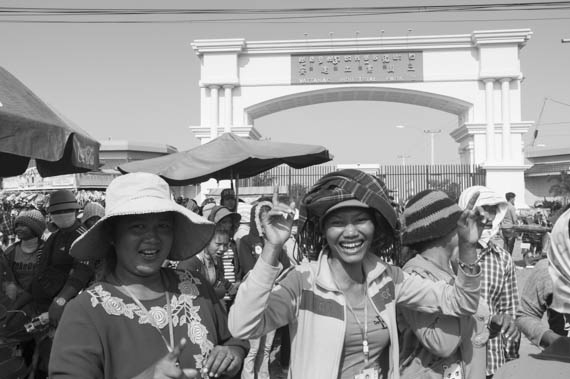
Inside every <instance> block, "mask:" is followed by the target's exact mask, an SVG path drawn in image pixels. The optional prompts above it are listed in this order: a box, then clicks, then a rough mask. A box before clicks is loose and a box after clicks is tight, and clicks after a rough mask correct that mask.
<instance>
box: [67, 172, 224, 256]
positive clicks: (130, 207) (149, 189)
mask: <svg viewBox="0 0 570 379" xmlns="http://www.w3.org/2000/svg"><path fill="white" fill-rule="evenodd" d="M105 206H106V208H105V216H104V217H103V218H102V219H100V220H99V221H97V223H95V225H93V227H92V228H91V229H89V230H88V231H87V232H86V233H84V234H82V235H81V236H80V237H79V238H77V239H76V240H75V241H74V242H73V245H71V250H70V254H71V255H72V256H73V257H75V258H77V259H79V260H87V259H102V258H105V257H106V256H107V255H108V254H109V253H110V252H111V251H112V250H113V246H112V245H111V238H110V233H111V231H110V230H109V228H107V227H106V225H108V224H109V220H110V219H111V218H115V217H121V216H128V215H145V214H155V213H164V212H171V213H172V214H173V216H174V229H173V236H174V240H173V243H172V248H171V250H170V253H169V254H168V259H170V260H173V261H181V260H184V259H188V258H190V257H192V256H194V255H195V254H197V253H199V252H200V251H201V250H202V249H203V248H204V246H206V244H207V243H208V242H209V241H210V239H211V238H212V235H213V233H214V229H215V225H214V224H213V223H211V222H210V221H208V220H206V219H205V218H203V217H200V216H199V215H197V214H196V213H194V212H191V211H189V210H188V209H186V208H185V207H183V206H181V205H180V204H177V203H176V202H175V201H174V200H172V198H171V196H170V188H169V187H168V184H167V183H166V182H165V181H164V179H162V178H161V177H159V176H158V175H154V174H149V173H145V172H136V173H132V174H126V175H122V176H118V177H116V178H115V179H113V181H112V182H111V183H110V184H109V186H108V187H107V193H106V201H105Z"/></svg>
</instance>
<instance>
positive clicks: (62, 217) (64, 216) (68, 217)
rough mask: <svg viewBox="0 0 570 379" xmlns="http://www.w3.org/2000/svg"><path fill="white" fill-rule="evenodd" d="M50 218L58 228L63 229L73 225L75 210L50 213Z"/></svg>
mask: <svg viewBox="0 0 570 379" xmlns="http://www.w3.org/2000/svg"><path fill="white" fill-rule="evenodd" d="M51 219H52V221H53V222H54V224H56V225H57V226H58V228H60V229H65V228H69V227H71V226H73V224H74V223H75V212H70V213H60V214H57V215H54V214H52V215H51Z"/></svg>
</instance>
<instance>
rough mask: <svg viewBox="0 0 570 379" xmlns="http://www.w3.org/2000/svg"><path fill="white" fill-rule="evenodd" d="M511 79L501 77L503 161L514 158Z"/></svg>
mask: <svg viewBox="0 0 570 379" xmlns="http://www.w3.org/2000/svg"><path fill="white" fill-rule="evenodd" d="M510 84H511V79H510V78H503V79H501V113H502V118H503V120H502V121H503V149H502V150H503V155H502V157H503V162H508V161H511V160H512V156H511V97H510V91H511V86H510Z"/></svg>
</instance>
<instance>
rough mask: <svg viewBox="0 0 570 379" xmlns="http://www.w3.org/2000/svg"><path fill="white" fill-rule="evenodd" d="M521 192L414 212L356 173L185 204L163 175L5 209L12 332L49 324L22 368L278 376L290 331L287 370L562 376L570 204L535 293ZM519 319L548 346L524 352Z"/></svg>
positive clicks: (5, 280) (435, 200) (354, 378)
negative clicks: (518, 258) (274, 369)
mask: <svg viewBox="0 0 570 379" xmlns="http://www.w3.org/2000/svg"><path fill="white" fill-rule="evenodd" d="M513 199H514V194H512V193H507V194H506V195H505V194H499V193H497V192H496V191H493V190H492V189H490V188H487V187H483V186H473V187H469V188H467V189H465V190H464V191H463V192H462V193H461V196H460V197H459V199H458V201H454V200H452V199H451V198H450V197H449V196H448V195H447V194H445V193H444V192H441V191H437V190H425V191H421V192H419V193H417V194H415V195H414V196H412V197H411V198H410V199H408V200H407V201H406V203H405V204H404V207H403V209H401V208H400V207H398V206H397V205H396V204H394V203H393V201H392V199H391V198H390V195H389V191H388V189H387V188H386V186H385V184H384V183H383V182H382V181H381V180H380V179H379V178H377V177H375V176H373V175H370V174H367V173H364V172H362V171H359V170H352V169H345V170H340V171H336V172H333V173H330V174H327V175H325V176H323V177H322V178H321V179H320V180H319V181H318V182H317V183H316V184H315V185H313V186H312V187H311V188H310V189H309V190H308V192H307V194H306V195H305V196H304V197H303V199H302V200H301V203H300V204H294V203H288V202H287V201H283V199H280V198H279V197H278V196H277V193H275V194H273V196H267V197H262V198H260V199H258V200H257V201H254V202H252V203H245V202H242V201H240V199H238V198H237V197H236V195H235V192H234V191H233V190H232V189H225V190H224V191H222V194H221V199H220V203H219V204H216V201H215V200H213V199H206V200H205V201H204V202H202V204H200V205H198V204H197V203H196V201H193V200H192V201H188V202H187V203H186V204H184V205H181V204H178V203H177V202H175V201H174V200H173V199H172V195H171V192H170V188H169V186H168V184H167V183H166V182H165V181H164V180H163V179H161V178H160V177H158V176H156V175H153V174H147V173H133V174H127V175H123V176H119V177H117V178H116V179H114V180H113V181H112V182H111V184H110V185H109V187H108V188H107V191H106V201H105V207H103V206H101V205H99V204H97V203H90V204H87V205H86V206H85V207H84V209H82V210H81V209H80V206H79V204H78V202H77V200H76V199H75V197H74V195H73V193H72V192H70V191H66V190H60V191H56V192H54V193H53V194H52V195H51V196H50V198H49V203H48V206H47V208H46V213H45V214H44V213H42V212H41V211H40V210H37V209H26V210H22V211H21V212H19V214H18V215H17V216H16V217H15V219H14V220H13V222H12V221H11V224H13V225H11V224H8V221H6V220H5V222H4V225H5V226H6V227H7V228H9V227H13V229H14V231H15V234H16V235H17V239H16V242H14V243H11V244H8V246H6V248H5V249H4V251H3V252H2V254H0V275H1V277H0V280H1V283H0V284H1V287H0V291H1V292H0V321H1V322H2V325H0V329H3V330H19V328H20V329H21V326H22V325H25V324H27V323H28V324H29V322H30V321H31V320H33V319H34V317H37V316H40V315H45V318H44V319H45V320H49V326H50V328H48V329H47V331H46V332H45V333H41V334H37V335H33V337H29V338H22V340H21V341H20V342H21V343H20V344H18V346H17V348H18V349H19V352H20V353H19V354H20V358H21V359H20V360H21V361H22V362H23V366H22V367H25V368H26V370H24V369H22V370H20V371H15V372H14V373H11V374H10V375H11V376H7V378H12V377H13V378H18V377H24V375H27V374H28V373H29V372H30V371H33V375H35V376H34V377H35V378H41V377H50V378H56V379H62V378H207V377H224V378H244V379H247V378H269V377H270V370H269V364H270V353H271V351H272V347H273V346H274V345H275V344H276V341H277V342H278V343H279V344H280V356H279V357H278V358H279V363H280V366H281V368H282V369H283V371H284V372H285V373H287V375H288V377H289V378H327V379H329V378H340V379H348V378H350V379H373V378H376V379H377V378H406V379H411V378H457V379H459V378H492V377H495V378H522V377H528V378H530V377H536V376H532V375H530V373H531V372H536V373H538V372H539V369H538V367H540V374H542V375H545V374H546V375H548V377H549V378H556V377H561V376H560V374H564V373H567V372H568V369H569V368H570V362H569V361H570V339H569V338H568V334H567V333H568V330H569V329H570V211H566V212H564V213H562V215H561V216H560V217H559V218H558V220H557V222H556V224H555V225H554V227H553V229H552V232H551V237H550V239H551V243H550V244H549V247H548V252H547V259H543V260H541V261H539V262H538V263H537V264H536V267H535V268H533V270H532V274H531V277H530V278H529V280H527V281H526V284H525V285H524V287H523V288H521V291H520V293H519V288H518V285H517V280H516V268H515V263H514V261H513V257H512V252H513V246H514V241H515V240H516V233H515V232H514V231H513V227H514V226H515V225H516V224H517V222H518V221H517V213H516V209H515V208H514V200H513ZM394 255H401V256H404V255H405V256H406V257H407V260H406V262H404V263H403V264H402V265H401V266H402V267H399V266H397V265H394V264H393V263H394V262H399V261H400V260H399V259H395V258H396V257H395V256H394ZM545 314H546V317H547V318H548V325H547V324H545V323H543V322H542V318H543V317H544V315H545ZM521 333H522V334H524V335H525V336H526V337H527V338H528V339H529V340H530V341H531V342H532V343H534V344H535V345H537V346H539V347H540V348H542V349H544V350H543V351H542V352H541V353H540V354H537V355H536V356H529V357H522V358H519V346H520V340H521ZM3 340H8V338H7V337H6V335H3V334H1V333H0V342H1V341H3ZM15 348H16V347H12V351H13V350H14V349H15ZM1 352H2V347H1V344H0V368H2V367H8V366H2V362H1V360H2V358H3V356H2V353H1ZM10 367H12V366H10ZM1 372H5V370H4V371H1ZM6 372H7V371H6ZM2 375H4V374H2ZM557 375H558V376H557ZM565 375H567V374H565ZM2 377H4V376H2Z"/></svg>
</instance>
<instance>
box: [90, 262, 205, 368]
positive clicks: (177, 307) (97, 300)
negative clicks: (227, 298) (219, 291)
mask: <svg viewBox="0 0 570 379" xmlns="http://www.w3.org/2000/svg"><path fill="white" fill-rule="evenodd" d="M177 274H178V277H179V280H180V282H179V284H178V289H179V290H180V292H181V294H180V295H179V296H176V295H171V297H170V308H171V311H172V324H173V326H174V327H176V326H182V325H187V329H188V337H189V339H190V341H191V342H192V343H194V344H196V345H198V346H199V347H200V352H201V354H197V355H194V360H195V361H196V368H198V369H200V368H202V366H203V362H205V360H206V358H207V357H208V355H209V354H210V351H211V350H212V349H213V348H214V344H213V343H212V342H211V341H210V340H208V329H207V328H206V326H205V325H203V324H202V322H201V321H202V318H201V317H200V314H199V312H198V311H199V310H200V306H199V305H194V303H193V300H194V299H196V298H197V297H198V296H199V294H200V291H199V290H198V286H197V285H199V284H201V282H200V280H199V279H198V278H195V277H194V276H192V274H191V273H190V272H189V271H184V272H181V271H178V272H177ZM87 292H88V293H89V295H91V305H92V306H93V308H95V307H96V306H97V305H101V306H102V307H103V309H104V310H105V312H107V314H109V315H112V316H125V317H127V318H129V319H133V318H134V316H135V315H136V316H138V322H139V324H151V325H152V326H154V327H155V328H158V329H163V328H165V327H168V311H167V308H166V305H164V306H162V307H158V306H155V307H152V308H150V309H149V310H148V314H147V312H145V311H144V310H142V309H140V308H139V306H138V305H136V304H135V303H125V302H124V300H123V299H122V298H120V297H115V296H111V293H110V292H109V291H105V290H104V289H103V286H102V285H97V286H95V287H93V288H92V289H90V290H88V291H87Z"/></svg>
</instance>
